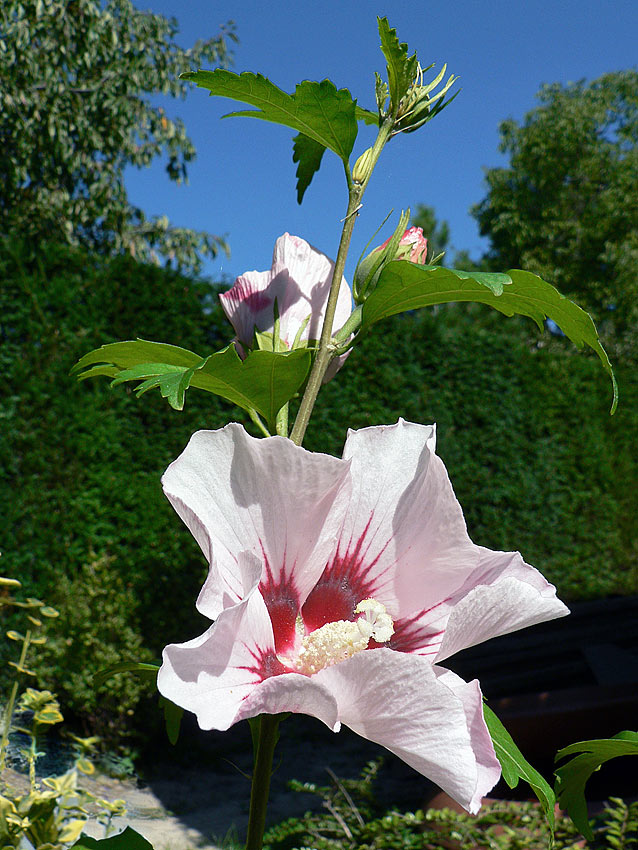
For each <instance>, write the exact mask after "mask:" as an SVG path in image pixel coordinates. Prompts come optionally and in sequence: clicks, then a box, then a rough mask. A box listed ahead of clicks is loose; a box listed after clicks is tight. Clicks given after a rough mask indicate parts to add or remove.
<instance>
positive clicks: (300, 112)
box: [181, 68, 376, 162]
mask: <svg viewBox="0 0 638 850" xmlns="http://www.w3.org/2000/svg"><path fill="white" fill-rule="evenodd" d="M181 78H182V79H184V80H191V81H192V82H194V83H196V84H197V85H198V86H199V87H200V88H205V89H208V90H209V91H210V93H211V95H217V96H219V97H228V98H231V99H232V100H240V101H243V102H244V103H249V104H251V106H255V107H257V108H256V109H255V110H243V111H240V112H231V113H229V115H228V116H226V117H231V116H246V117H249V118H261V119H262V120H263V121H272V122H273V123H275V124H283V125H284V126H286V127H292V129H293V130H297V131H298V132H299V133H303V135H304V136H308V137H309V138H311V139H314V141H315V142H317V143H318V144H320V145H322V146H323V147H325V148H330V150H331V151H334V153H336V154H337V156H339V157H341V159H342V160H343V161H344V162H347V160H348V157H349V156H350V153H351V151H352V147H353V145H354V140H355V139H356V137H357V116H356V113H355V110H356V101H355V100H353V98H352V96H351V94H350V92H349V91H348V90H347V89H337V87H336V86H335V85H334V83H332V82H331V81H330V80H323V81H322V82H320V83H318V82H312V81H310V80H304V81H303V82H302V83H299V85H297V87H296V88H295V92H294V94H287V93H286V92H284V91H282V90H281V89H280V88H278V87H277V86H276V85H275V84H274V83H271V81H270V80H268V79H267V78H266V77H264V76H262V75H261V74H253V73H252V72H250V71H244V72H243V73H242V74H234V73H232V71H225V70H223V69H221V68H217V69H216V70H215V71H188V72H187V73H185V74H181ZM375 120H376V119H375Z"/></svg>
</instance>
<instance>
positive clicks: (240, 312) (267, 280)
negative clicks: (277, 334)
mask: <svg viewBox="0 0 638 850" xmlns="http://www.w3.org/2000/svg"><path fill="white" fill-rule="evenodd" d="M272 278H273V274H272V272H270V271H267V272H257V271H253V272H246V273H245V274H243V275H240V276H239V277H238V278H237V280H236V281H235V283H234V284H233V286H232V287H231V288H230V289H229V290H228V291H227V292H222V293H221V294H220V296H219V300H220V303H221V305H222V308H223V310H224V312H225V313H226V315H227V316H228V319H229V320H230V323H231V324H232V326H233V327H234V329H235V333H236V334H237V337H238V338H239V340H240V341H241V342H243V343H245V344H246V345H248V346H252V343H253V337H254V335H255V328H257V330H259V331H272V328H273V323H274V318H275V314H274V311H273V304H274V296H273V294H272V292H271V287H270V284H271V281H272Z"/></svg>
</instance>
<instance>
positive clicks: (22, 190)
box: [0, 0, 235, 269]
mask: <svg viewBox="0 0 638 850" xmlns="http://www.w3.org/2000/svg"><path fill="white" fill-rule="evenodd" d="M177 31H178V29H177V22H176V21H175V19H170V20H169V19H167V18H165V17H163V16H162V15H158V14H154V13H152V12H142V11H139V10H138V9H136V8H135V7H134V6H133V4H132V2H131V0H107V2H105V3H102V2H99V0H5V2H3V3H2V4H0V92H1V94H0V105H1V108H0V138H1V139H2V140H3V144H2V146H1V148H0V233H7V232H10V231H14V232H16V233H19V234H21V235H22V236H24V237H27V238H30V239H33V240H34V241H35V240H38V239H40V238H50V237H52V236H54V237H55V238H58V239H61V240H64V241H68V242H69V243H71V244H83V245H87V246H89V247H91V248H92V249H96V250H99V251H101V252H106V253H117V252H120V251H126V252H128V253H130V254H132V255H133V256H136V257H138V258H139V259H144V260H149V259H154V258H156V257H158V256H160V255H161V256H164V257H165V258H168V259H171V260H173V261H174V262H175V263H176V264H177V265H179V266H182V267H184V268H190V269H196V268H198V267H199V264H200V256H201V255H208V256H215V254H216V253H217V252H218V251H219V250H220V249H225V247H226V246H225V243H224V242H223V240H221V239H219V238H218V237H216V236H213V235H211V234H208V233H198V232H195V231H193V230H189V229H188V228H182V227H176V226H174V225H171V224H170V223H169V221H168V219H167V218H166V217H165V216H157V217H154V218H150V219H149V218H147V217H146V215H145V214H144V212H143V211H142V210H141V209H138V208H136V207H135V206H133V205H132V204H131V203H130V202H129V200H128V197H127V193H126V189H125V185H124V173H125V170H126V168H127V167H130V166H134V167H137V168H141V167H146V166H148V165H150V164H151V163H152V162H153V161H154V160H155V159H156V158H157V157H160V156H161V157H165V158H166V171H167V174H168V177H169V178H170V179H171V180H173V181H176V182H178V183H180V182H183V181H185V180H186V177H187V167H188V163H189V162H190V161H192V159H193V158H194V156H195V149H194V147H193V143H192V141H191V140H190V138H189V137H188V135H187V133H186V128H185V127H184V124H183V122H182V121H181V120H180V119H178V118H173V117H171V116H170V115H169V114H168V113H167V111H166V109H165V107H164V106H160V105H158V104H157V101H156V100H152V98H154V97H155V96H157V95H165V96H170V97H173V98H174V97H184V96H185V94H186V91H187V86H186V85H185V84H184V83H183V82H180V81H179V80H178V79H177V75H178V73H179V71H181V70H186V69H187V68H188V67H189V66H191V65H192V64H193V63H201V62H207V63H211V64H217V63H219V64H222V65H224V64H227V63H228V62H229V60H230V53H229V50H228V41H229V39H230V40H234V39H235V35H234V29H233V27H232V25H229V26H227V27H226V28H224V29H222V31H221V33H220V34H219V35H218V36H216V37H214V38H211V39H208V40H206V41H198V42H197V44H195V45H194V46H193V47H191V48H190V49H187V50H185V49H183V48H181V47H179V46H178V45H177V43H176V41H175V37H176V35H177Z"/></svg>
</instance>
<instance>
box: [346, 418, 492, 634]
mask: <svg viewBox="0 0 638 850" xmlns="http://www.w3.org/2000/svg"><path fill="white" fill-rule="evenodd" d="M434 440H435V430H434V426H424V425H415V424H413V423H410V422H404V421H403V420H399V422H398V423H397V424H396V425H392V426H381V427H373V428H364V429H362V430H360V431H354V432H350V433H349V435H348V439H347V441H346V445H345V449H344V453H343V456H344V458H349V459H351V460H352V478H353V492H352V501H351V506H350V509H349V511H348V514H347V516H346V521H345V523H344V529H343V532H342V536H341V542H340V555H341V556H342V557H344V556H345V554H346V553H347V552H350V551H354V549H355V548H356V547H357V546H359V548H360V553H361V554H360V558H359V560H360V561H361V566H360V567H359V572H360V573H363V572H365V574H366V578H367V580H368V582H369V584H370V592H369V594H368V595H370V596H373V597H374V598H375V599H378V600H379V601H380V602H383V603H384V604H385V605H386V607H387V608H388V610H389V611H390V612H391V613H392V615H393V616H394V617H395V618H398V617H402V616H406V615H408V614H410V613H412V612H414V611H416V610H418V609H419V608H421V609H425V608H427V607H429V606H431V605H433V604H435V603H436V602H438V601H439V600H440V599H442V598H445V597H446V596H447V595H448V594H449V593H450V592H451V591H452V590H454V589H456V588H457V587H459V586H460V585H461V584H463V582H464V581H465V579H466V577H467V575H468V574H469V573H470V572H471V571H472V570H473V569H474V567H475V565H476V563H477V562H478V547H476V546H475V545H474V544H473V543H472V542H471V540H470V538H469V536H468V534H467V530H466V526H465V520H464V519H463V513H462V511H461V507H460V505H459V503H458V500H457V499H456V496H455V495H454V491H453V490H452V485H451V484H450V481H449V478H448V476H447V472H446V470H445V467H444V466H443V463H442V461H441V460H440V458H438V457H437V456H436V455H435V454H434Z"/></svg>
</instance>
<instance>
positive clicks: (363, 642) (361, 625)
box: [286, 599, 394, 676]
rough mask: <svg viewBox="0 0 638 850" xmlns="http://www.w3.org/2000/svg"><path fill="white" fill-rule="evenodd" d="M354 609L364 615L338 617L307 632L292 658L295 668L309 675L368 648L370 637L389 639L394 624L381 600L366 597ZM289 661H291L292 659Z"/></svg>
mask: <svg viewBox="0 0 638 850" xmlns="http://www.w3.org/2000/svg"><path fill="white" fill-rule="evenodd" d="M355 613H356V614H362V616H361V617H359V618H358V619H357V620H354V622H353V621H352V620H336V621H335V622H333V623H326V624H325V625H323V626H321V627H320V628H318V629H315V631H314V632H311V633H310V634H309V635H305V636H304V637H303V638H302V640H301V646H300V647H299V653H298V655H297V658H296V659H294V661H293V662H292V666H293V667H294V669H295V670H297V671H298V672H299V673H304V674H305V675H306V676H310V675H311V674H312V673H317V672H318V671H319V670H323V668H324V667H330V666H332V665H333V664H338V663H339V662H340V661H345V660H346V658H351V657H352V656H353V655H355V653H357V652H361V651H362V650H363V649H367V647H368V643H369V642H370V639H371V638H373V639H374V640H375V641H377V642H378V643H385V642H386V641H388V640H390V638H391V637H392V634H393V632H394V624H393V622H392V617H391V616H390V615H389V614H388V612H387V611H386V609H385V606H384V605H382V604H381V602H377V601H376V600H375V599H364V600H363V601H362V602H360V603H359V604H358V605H357V607H356V608H355ZM286 663H288V664H290V660H287V661H286Z"/></svg>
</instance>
